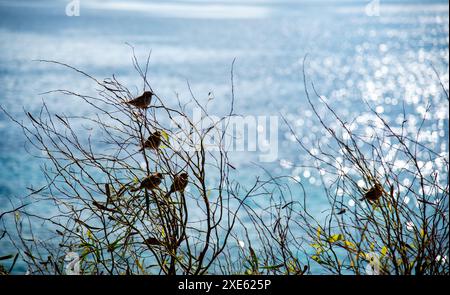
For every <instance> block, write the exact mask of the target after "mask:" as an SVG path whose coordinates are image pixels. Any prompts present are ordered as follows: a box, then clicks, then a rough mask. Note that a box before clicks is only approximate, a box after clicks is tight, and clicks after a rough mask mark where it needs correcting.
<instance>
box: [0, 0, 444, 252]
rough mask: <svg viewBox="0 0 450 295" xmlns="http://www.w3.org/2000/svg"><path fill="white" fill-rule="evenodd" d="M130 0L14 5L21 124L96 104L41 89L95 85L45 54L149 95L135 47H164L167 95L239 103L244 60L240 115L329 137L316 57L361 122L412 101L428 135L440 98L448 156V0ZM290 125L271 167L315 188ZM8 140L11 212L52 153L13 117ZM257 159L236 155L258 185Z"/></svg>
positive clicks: (323, 75)
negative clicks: (372, 2)
mask: <svg viewBox="0 0 450 295" xmlns="http://www.w3.org/2000/svg"><path fill="white" fill-rule="evenodd" d="M122 2H123V3H119V1H88V0H81V1H80V16H72V17H69V16H67V15H66V11H65V10H66V5H67V4H68V3H69V1H39V2H38V1H8V0H6V1H5V0H0V105H1V106H2V107H3V108H4V109H6V110H7V111H8V112H9V113H10V114H12V115H13V116H14V117H15V118H16V119H17V120H19V121H20V120H23V119H24V110H23V109H24V108H25V109H26V110H27V111H30V112H36V111H38V110H39V108H40V106H41V104H42V102H43V100H44V101H46V102H47V103H49V105H50V108H51V109H52V110H55V111H58V112H61V113H64V114H67V115H68V114H77V115H79V114H82V113H83V112H84V111H85V110H84V109H83V106H82V105H80V103H79V102H78V101H73V100H70V99H68V98H67V97H62V98H61V97H57V96H50V97H48V96H44V95H41V94H40V93H43V92H45V91H48V90H53V89H73V90H82V89H90V88H92V86H91V85H89V83H88V82H87V81H86V79H85V78H84V77H82V76H80V75H78V74H76V73H73V72H70V71H68V70H67V69H64V68H61V67H57V66H55V65H50V64H44V63H39V62H36V61H34V60H37V59H51V60H57V61H60V62H63V63H67V64H70V65H73V66H75V67H77V68H80V69H82V70H84V71H86V72H88V73H90V74H92V75H94V76H96V77H99V79H103V78H106V77H110V76H111V75H112V74H115V75H116V76H118V77H120V79H121V81H124V82H125V83H127V85H128V86H129V87H130V89H133V90H135V93H139V92H140V91H141V88H142V85H141V84H142V83H141V81H140V80H139V79H138V76H137V73H136V72H135V70H134V69H133V67H132V63H131V50H130V47H129V46H128V45H127V44H126V43H129V44H131V45H133V46H134V47H135V50H136V53H137V56H138V58H140V59H141V60H142V61H144V60H145V57H146V55H147V54H148V52H149V51H151V62H150V69H149V73H150V81H151V83H152V85H153V87H154V89H155V90H156V91H157V93H158V94H159V96H161V97H163V98H165V99H167V100H168V101H171V100H173V101H174V97H175V93H178V94H179V96H180V97H181V98H182V99H183V98H185V99H189V97H190V94H189V89H188V87H187V81H189V83H190V85H191V87H192V90H193V92H194V94H195V95H196V96H197V97H198V98H199V99H200V100H201V101H206V100H207V99H208V93H209V92H213V93H214V100H213V101H212V102H211V105H210V109H211V110H214V111H217V113H223V112H226V111H227V110H228V107H229V103H230V92H231V86H230V68H231V64H232V61H233V59H234V58H236V62H235V68H234V81H235V93H236V106H235V110H236V112H237V113H240V114H245V115H265V116H270V115H274V116H279V115H280V114H282V115H283V116H286V118H287V119H288V120H289V121H290V122H291V123H292V124H293V126H294V127H295V131H296V132H297V133H298V134H299V135H300V136H302V138H305V139H306V140H307V139H308V138H309V137H311V138H312V137H313V135H314V134H315V133H318V132H319V131H320V130H319V127H318V126H317V124H316V123H317V122H315V121H314V120H313V118H312V117H313V116H312V113H311V111H310V110H308V106H307V104H306V101H305V96H304V89H303V83H302V78H301V70H302V61H303V58H304V57H305V55H307V56H308V58H307V75H308V78H309V79H310V80H312V81H314V84H315V86H316V88H317V89H318V90H319V92H320V94H321V95H323V96H324V97H325V98H326V99H327V100H328V101H329V102H330V104H331V105H332V106H334V107H337V110H338V112H339V114H340V115H341V116H343V117H344V118H348V120H352V119H355V118H357V117H359V121H360V122H364V121H365V120H367V116H368V115H367V110H366V109H364V106H363V104H362V103H361V99H362V98H363V99H365V100H367V101H369V102H370V103H371V104H372V105H373V107H374V108H377V111H379V112H380V113H382V114H383V115H384V116H385V117H386V118H388V119H389V120H391V122H395V121H396V119H397V118H398V116H399V114H401V113H402V111H403V108H404V107H406V111H407V114H408V116H410V118H411V120H410V122H412V123H411V126H409V128H410V129H409V130H410V132H411V133H414V131H415V130H417V124H418V122H419V121H420V118H421V114H422V113H423V109H424V108H425V107H426V104H427V103H428V102H430V101H431V102H432V111H431V114H432V118H431V119H432V120H429V122H430V123H429V124H428V125H426V129H427V132H428V133H427V134H428V136H424V137H423V138H422V139H421V140H422V141H423V143H425V144H427V145H428V146H430V147H431V148H432V149H433V150H435V151H436V152H437V153H444V154H447V155H448V142H447V138H448V118H449V114H448V101H447V100H446V98H444V96H443V93H442V90H441V88H440V85H439V81H438V80H437V78H436V74H435V72H434V70H433V67H434V68H435V69H436V71H437V72H438V73H439V75H440V78H441V80H442V81H443V83H444V85H447V86H446V87H447V91H448V81H449V72H448V66H449V52H448V46H449V29H448V24H449V17H448V13H449V7H448V1H394V0H392V1H391V0H385V1H383V0H381V1H379V2H380V11H379V15H371V13H367V11H366V7H367V4H368V3H369V1H356V0H355V1H275V0H266V1H264V0H261V1H260V0H252V1H242V2H239V1H225V0H224V1H122ZM414 120H415V121H414ZM414 122H416V124H414ZM279 125H280V129H279V137H278V138H279V145H278V146H279V154H278V157H277V159H276V161H275V162H273V163H271V164H267V165H268V167H270V169H271V171H272V172H273V173H274V174H287V175H292V176H293V177H297V178H298V179H300V180H301V181H302V182H304V183H305V185H307V186H308V187H310V189H311V190H315V189H316V186H317V184H318V181H317V180H316V179H314V178H313V177H312V176H311V173H310V171H309V170H308V168H305V167H304V166H307V165H304V161H305V157H304V155H301V154H299V152H298V149H297V148H296V145H295V142H293V139H292V137H291V136H290V134H289V132H288V129H287V128H286V126H283V124H282V122H281V120H280V124H279ZM0 138H1V140H0V212H1V210H4V209H5V208H10V206H11V204H10V201H11V200H12V202H15V199H16V198H17V197H19V198H20V197H22V196H24V195H26V194H27V189H26V188H27V187H28V186H31V185H33V186H35V187H38V186H39V185H40V184H42V183H44V179H43V176H42V173H41V172H40V165H42V164H43V161H42V160H41V159H38V158H35V157H33V156H32V155H30V154H29V153H28V151H27V148H26V147H27V146H26V144H25V141H26V139H25V137H24V136H23V134H22V133H21V130H20V129H19V128H18V126H16V125H15V124H14V123H12V122H11V120H9V118H7V117H6V116H5V114H3V113H2V112H0ZM311 140H312V139H311ZM257 155H258V154H257V153H249V152H248V153H243V152H239V153H235V154H234V155H233V161H234V165H235V166H236V167H237V168H238V171H239V177H240V179H242V180H243V181H244V182H245V181H251V180H252V179H254V172H255V168H254V165H253V164H252V162H257ZM297 166H299V167H297ZM313 205H314V206H316V207H317V211H320V210H321V209H322V208H323V207H326V202H325V200H324V199H321V198H317V199H316V200H315V201H313ZM35 210H37V211H39V212H44V213H45V212H46V210H50V209H49V208H35ZM2 252H3V251H2V249H0V255H1V254H2Z"/></svg>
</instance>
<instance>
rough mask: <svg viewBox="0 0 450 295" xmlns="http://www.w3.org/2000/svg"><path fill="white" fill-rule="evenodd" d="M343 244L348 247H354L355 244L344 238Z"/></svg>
mask: <svg viewBox="0 0 450 295" xmlns="http://www.w3.org/2000/svg"><path fill="white" fill-rule="evenodd" d="M344 245H345V246H346V247H348V248H352V249H356V245H355V244H354V243H352V242H350V241H347V240H345V241H344Z"/></svg>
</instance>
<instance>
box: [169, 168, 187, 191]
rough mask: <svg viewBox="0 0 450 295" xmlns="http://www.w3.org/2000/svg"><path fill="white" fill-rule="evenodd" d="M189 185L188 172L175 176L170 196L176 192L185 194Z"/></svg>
mask: <svg viewBox="0 0 450 295" xmlns="http://www.w3.org/2000/svg"><path fill="white" fill-rule="evenodd" d="M187 184H188V174H187V173H186V172H181V173H180V174H177V175H175V177H174V178H173V183H172V185H171V186H170V191H169V194H171V193H174V192H184V189H185V188H186V186H187Z"/></svg>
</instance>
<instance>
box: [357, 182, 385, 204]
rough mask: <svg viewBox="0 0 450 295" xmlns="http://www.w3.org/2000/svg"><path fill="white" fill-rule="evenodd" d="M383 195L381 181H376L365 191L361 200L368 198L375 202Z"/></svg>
mask: <svg viewBox="0 0 450 295" xmlns="http://www.w3.org/2000/svg"><path fill="white" fill-rule="evenodd" d="M382 195H383V187H382V186H381V185H380V184H379V183H375V185H374V186H373V187H371V188H370V189H368V190H367V191H366V192H365V193H364V196H363V197H362V198H361V199H360V201H362V200H368V201H369V202H375V201H377V200H378V199H379V198H380V197H381V196H382Z"/></svg>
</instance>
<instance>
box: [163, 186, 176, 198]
mask: <svg viewBox="0 0 450 295" xmlns="http://www.w3.org/2000/svg"><path fill="white" fill-rule="evenodd" d="M174 192H175V190H174V189H173V188H170V190H169V191H168V192H167V193H166V194H165V195H164V199H168V198H169V197H170V195H171V194H173V193H174Z"/></svg>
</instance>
